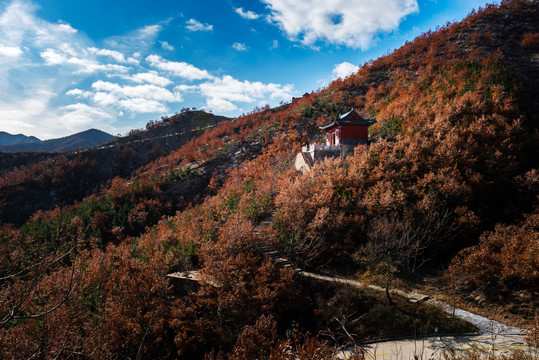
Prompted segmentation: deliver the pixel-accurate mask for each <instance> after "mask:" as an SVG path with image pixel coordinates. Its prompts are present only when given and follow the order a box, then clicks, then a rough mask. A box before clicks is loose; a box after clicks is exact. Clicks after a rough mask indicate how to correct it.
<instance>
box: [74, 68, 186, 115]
mask: <svg viewBox="0 0 539 360" xmlns="http://www.w3.org/2000/svg"><path fill="white" fill-rule="evenodd" d="M153 75H155V74H151V73H150V76H153ZM135 76H136V75H135ZM144 77H145V76H142V78H144ZM92 89H93V92H92V91H85V90H81V89H72V90H69V91H68V92H67V93H66V94H67V95H71V96H75V97H77V98H87V99H90V100H91V101H92V102H93V103H94V104H95V105H98V106H100V107H102V108H107V107H110V106H112V107H114V108H116V109H120V110H127V111H130V112H132V113H155V112H161V113H162V112H165V111H166V110H167V106H166V104H167V103H174V102H180V101H182V97H181V94H180V93H179V92H177V91H176V92H172V91H170V90H168V89H166V88H164V87H161V86H157V85H153V84H143V85H136V86H128V85H120V84H117V83H112V82H108V81H103V80H98V81H96V82H94V83H93V84H92Z"/></svg>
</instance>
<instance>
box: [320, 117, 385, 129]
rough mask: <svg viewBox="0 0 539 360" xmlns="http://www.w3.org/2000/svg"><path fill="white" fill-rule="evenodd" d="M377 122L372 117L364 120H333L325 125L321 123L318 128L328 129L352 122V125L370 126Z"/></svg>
mask: <svg viewBox="0 0 539 360" xmlns="http://www.w3.org/2000/svg"><path fill="white" fill-rule="evenodd" d="M375 122H376V120H372V119H362V120H341V119H339V120H333V121H332V122H330V123H328V124H325V125H320V126H319V127H318V128H319V129H320V130H326V129H329V128H331V127H333V126H335V125H342V124H350V125H367V126H370V125H372V124H374V123H375Z"/></svg>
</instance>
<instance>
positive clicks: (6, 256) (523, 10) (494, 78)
mask: <svg viewBox="0 0 539 360" xmlns="http://www.w3.org/2000/svg"><path fill="white" fill-rule="evenodd" d="M538 10H539V3H538V2H537V1H516V0H515V1H507V2H505V1H504V2H503V3H502V4H501V5H499V6H496V5H488V6H487V7H486V8H484V9H480V10H478V11H477V12H475V11H474V12H473V13H472V14H470V15H469V16H468V17H467V18H466V19H465V20H464V21H462V22H460V23H453V24H447V25H445V26H443V27H441V28H438V29H437V30H436V31H433V32H429V33H426V34H423V35H421V36H419V37H418V38H416V39H415V40H413V41H410V42H408V43H406V44H405V45H404V46H403V47H401V48H399V49H397V50H395V51H394V52H392V53H391V54H388V55H386V56H384V57H381V58H379V59H377V60H374V61H372V62H369V63H367V64H365V65H363V66H362V67H360V69H359V70H358V72H357V73H355V74H352V75H351V76H349V77H347V78H346V79H339V80H336V81H334V82H332V83H331V84H329V85H328V87H327V88H325V89H322V90H319V91H317V92H312V93H311V94H308V95H306V96H304V97H302V98H301V99H299V100H297V101H295V102H294V103H292V104H285V105H282V106H280V107H277V108H273V109H271V108H269V107H265V108H263V109H255V110H254V111H253V112H252V113H250V114H247V115H244V116H241V117H238V118H236V119H233V120H227V121H220V122H219V123H218V124H217V125H215V126H212V127H211V128H208V129H206V130H205V131H199V132H196V134H193V136H191V137H190V138H189V140H187V141H186V142H185V143H184V144H182V145H181V146H179V147H178V148H177V149H175V150H172V151H170V152H166V153H159V154H156V156H155V158H153V159H152V160H151V161H147V162H146V163H145V164H144V165H142V166H139V167H137V169H136V170H135V171H133V172H130V173H129V174H126V175H125V176H124V178H120V177H117V178H115V179H114V180H112V181H110V182H109V183H108V184H107V185H106V186H104V187H103V188H102V189H101V190H100V192H99V193H94V194H92V195H90V196H88V197H87V198H85V199H84V200H83V201H81V202H79V203H72V204H70V205H69V206H63V207H58V208H56V209H54V210H51V211H38V212H36V213H35V214H34V215H33V216H32V217H31V218H30V219H29V220H28V221H26V222H25V223H24V224H23V225H21V226H18V227H15V226H4V227H3V228H2V229H1V233H0V238H1V239H2V241H1V242H0V256H2V257H1V258H0V264H1V266H2V268H0V271H1V273H0V278H1V279H2V280H1V281H2V282H1V283H0V284H1V288H0V291H1V292H2V297H3V298H5V299H8V300H7V301H5V302H2V303H0V357H4V358H19V357H25V356H26V357H30V356H32V355H33V354H40V355H41V356H42V357H55V356H56V355H57V354H66V355H65V357H69V356H71V355H73V354H77V356H80V357H88V358H111V359H114V358H121V357H122V358H123V357H125V358H144V357H147V358H163V359H166V358H180V359H184V358H187V359H248V358H252V359H255V358H258V359H295V358H305V359H311V358H312V359H316V358H317V359H332V358H333V357H334V354H335V352H336V349H337V348H339V347H341V346H347V345H350V344H357V343H360V342H363V341H366V340H371V339H380V338H388V337H398V336H411V337H414V338H415V337H416V336H417V335H418V334H419V335H421V334H434V333H437V334H438V335H439V334H441V333H442V334H443V333H458V332H468V331H470V330H471V329H470V327H469V325H466V324H463V323H461V322H459V321H456V320H455V319H454V318H453V317H451V316H449V315H447V314H445V313H443V312H441V311H440V309H437V308H433V307H431V306H429V305H428V304H427V303H425V302H423V301H418V302H415V303H410V302H408V301H407V300H406V299H402V298H400V297H398V296H396V295H391V296H390V290H391V289H394V288H397V287H412V288H415V287H423V288H425V289H427V290H429V291H432V292H431V293H430V295H432V296H438V295H439V293H443V294H441V295H440V296H443V297H445V300H446V301H447V302H449V303H456V302H460V304H462V306H472V307H474V308H476V309H477V311H478V312H483V313H486V314H487V315H489V316H498V317H501V318H503V321H505V322H509V323H510V324H512V325H518V326H521V327H527V328H530V329H531V327H532V326H533V325H534V318H535V319H536V318H537V316H539V314H538V313H537V309H538V308H539V307H538V305H539V304H538V303H537V301H538V300H537V299H539V293H538V289H539V272H538V271H537V269H539V258H538V257H537V254H538V253H539V238H538V233H539V231H538V230H539V222H538V218H539V217H538V209H539V207H538V200H539V197H538V194H539V176H538V174H539V173H538V170H537V168H538V165H539V164H538V160H537V159H539V149H538V147H537V142H538V140H539V132H538V127H539V123H538V119H537V114H539V103H538V100H537V97H536V94H537V87H538V79H539V77H537V76H536V74H537V72H538V66H539V63H538V62H537V59H538V56H539V35H538V34H539V23H538V22H537V21H536V19H537V15H538ZM350 107H354V108H356V109H360V111H361V112H363V113H365V114H366V115H368V116H371V117H375V118H376V120H377V123H376V124H375V125H373V126H372V127H371V128H370V130H369V131H370V134H369V136H370V140H371V141H370V144H369V145H368V146H366V145H360V146H358V147H357V148H356V149H355V150H354V153H353V154H351V155H350V156H348V157H346V158H336V159H329V160H326V161H323V162H319V163H318V164H316V165H315V167H314V168H313V169H312V170H311V171H310V172H308V173H305V174H301V173H299V172H297V171H296V170H295V169H294V168H293V161H294V160H293V159H294V157H295V155H296V153H297V151H298V150H299V149H300V148H301V146H302V145H304V144H308V143H312V142H320V141H322V138H323V137H324V134H323V133H322V132H320V131H319V129H318V127H317V125H318V124H321V123H325V122H327V119H333V118H334V117H335V116H336V115H338V114H340V113H344V112H346V111H348V110H349V109H350ZM166 123H167V121H163V124H166ZM155 125H156V124H150V125H149V129H148V131H151V130H152V129H159V126H157V127H155ZM156 131H158V130H156ZM136 133H137V132H135V133H134V134H133V135H136ZM132 143H138V142H137V141H133V142H132ZM130 144H131V143H130ZM95 151H97V150H95ZM125 152H126V153H128V152H129V150H126V151H125ZM126 158H128V159H130V157H127V156H126ZM131 158H132V157H131ZM63 168H67V167H57V169H63ZM81 168H89V167H88V166H86V165H84V164H83V166H82V167H81ZM97 169H99V167H97V166H95V167H94V170H92V171H94V172H95V170H97ZM55 171H57V170H55ZM53 175H56V176H57V174H51V176H53ZM20 177H21V173H17V176H14V175H11V177H10V176H7V175H6V177H5V179H9V180H10V181H12V183H10V185H7V186H6V187H3V188H2V189H15V188H16V187H17V186H20V185H17V184H20V183H19V182H18V181H19V180H18V179H19V178H20ZM62 178H64V177H62ZM6 181H7V180H6ZM47 186H48V185H47ZM44 189H46V187H45V188H44ZM2 191H5V190H2ZM3 194H4V193H3ZM3 199H4V200H3V201H4V202H5V201H6V200H5V199H6V197H4V198H3ZM261 223H263V224H264V226H261V225H260V224H261ZM264 247H269V248H271V249H273V250H274V251H276V252H277V253H278V254H279V255H280V256H282V257H286V258H287V259H288V260H289V261H290V262H291V263H292V264H294V266H298V267H301V268H305V269H310V270H316V271H317V272H320V273H325V274H327V275H338V276H341V277H345V278H350V279H356V280H357V279H359V280H361V281H363V282H366V283H370V284H376V285H378V286H380V287H382V288H383V289H385V293H383V292H382V293H375V292H373V291H370V290H369V289H367V288H365V289H353V288H350V287H346V286H344V285H343V286H337V285H328V284H327V283H322V282H320V281H317V280H316V279H306V278H303V277H300V276H298V275H297V274H296V273H294V272H293V271H291V270H290V269H287V268H281V267H279V266H277V265H276V264H275V262H273V261H271V259H270V258H269V257H268V256H267V255H265V253H264V252H262V251H261V248H264ZM191 270H197V271H198V272H197V274H198V276H199V281H198V283H196V284H193V283H192V282H191V283H189V281H186V283H184V284H182V283H180V284H175V288H173V287H172V286H171V283H170V282H169V281H168V280H167V278H166V277H165V275H166V274H169V273H171V272H180V273H182V272H183V273H186V274H187V272H188V271H191ZM427 280H428V281H427ZM34 315H35V316H34ZM535 334H536V332H535ZM35 339H40V341H39V342H36V341H35ZM448 356H449V358H450V359H455V358H456V357H455V355H454V354H449V355H448ZM459 356H460V355H459ZM463 356H466V355H463ZM515 356H516V357H514V358H517V357H518V356H520V357H521V358H525V359H528V357H527V356H528V355H526V354H520V353H518V354H517V355H515ZM530 359H531V357H530Z"/></svg>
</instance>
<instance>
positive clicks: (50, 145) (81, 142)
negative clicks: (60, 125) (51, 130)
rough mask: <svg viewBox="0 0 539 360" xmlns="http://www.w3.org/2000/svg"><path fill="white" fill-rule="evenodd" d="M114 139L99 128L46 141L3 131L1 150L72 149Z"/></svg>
mask: <svg viewBox="0 0 539 360" xmlns="http://www.w3.org/2000/svg"><path fill="white" fill-rule="evenodd" d="M112 139H114V136H112V135H110V134H107V133H106V132H103V131H101V130H97V129H90V130H86V131H83V132H80V133H77V134H73V135H69V136H65V137H62V138H58V139H51V140H44V141H42V140H39V139H38V138H36V137H34V136H25V135H22V134H18V135H11V134H9V133H6V132H3V131H2V132H0V151H4V152H18V151H45V152H59V151H70V150H75V149H77V147H80V148H83V149H85V148H87V147H94V146H96V145H98V144H101V143H105V142H107V141H110V140H112Z"/></svg>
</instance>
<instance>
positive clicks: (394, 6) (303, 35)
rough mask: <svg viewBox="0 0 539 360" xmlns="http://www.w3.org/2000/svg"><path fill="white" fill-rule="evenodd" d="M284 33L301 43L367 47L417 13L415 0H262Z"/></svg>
mask: <svg viewBox="0 0 539 360" xmlns="http://www.w3.org/2000/svg"><path fill="white" fill-rule="evenodd" d="M262 1H263V2H264V3H266V4H267V6H268V8H269V10H270V14H269V15H268V20H269V21H270V22H271V23H274V24H277V25H278V26H279V27H280V28H281V30H282V31H284V32H285V33H286V35H287V36H288V37H289V38H290V39H291V40H295V41H300V42H301V43H303V44H304V45H309V46H312V45H314V44H315V43H316V42H317V41H325V42H328V43H332V44H342V45H346V46H348V47H352V48H362V49H365V48H368V47H369V46H371V45H372V43H373V39H374V37H375V36H376V34H378V33H380V32H387V31H392V30H395V29H397V28H398V26H399V24H400V22H401V21H402V20H403V19H404V17H405V16H406V15H409V14H411V13H414V12H417V11H418V10H419V6H418V4H417V0H365V1H349V0H262Z"/></svg>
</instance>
